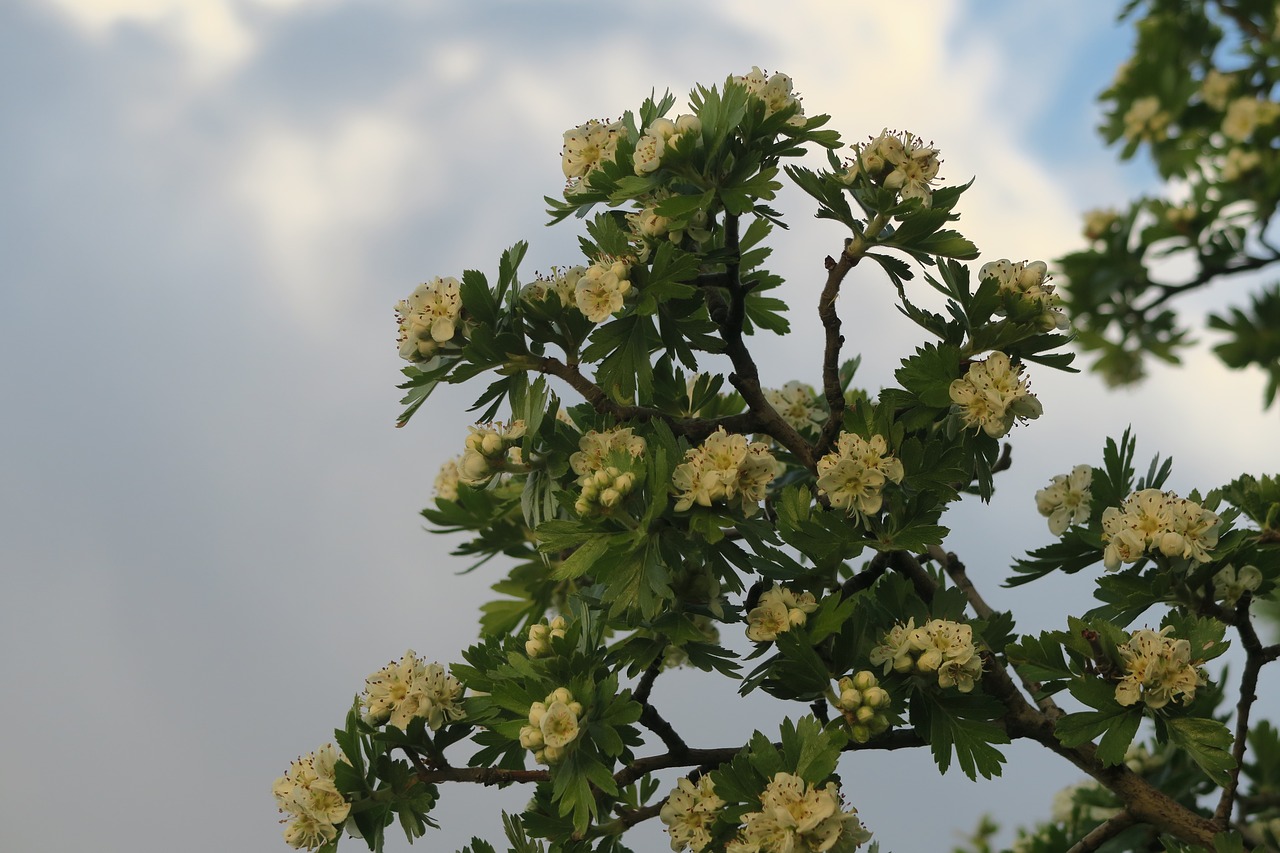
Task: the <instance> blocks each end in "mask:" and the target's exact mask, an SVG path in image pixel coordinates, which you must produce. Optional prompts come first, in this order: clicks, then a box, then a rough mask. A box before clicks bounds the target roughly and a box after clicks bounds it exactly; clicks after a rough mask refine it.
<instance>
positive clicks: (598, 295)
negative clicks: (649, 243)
mask: <svg viewBox="0 0 1280 853" xmlns="http://www.w3.org/2000/svg"><path fill="white" fill-rule="evenodd" d="M630 274H631V268H630V266H629V265H628V264H626V263H625V262H623V261H618V260H614V261H597V262H596V263H594V264H592V265H591V266H589V267H587V271H586V272H585V273H583V275H582V277H581V278H580V279H578V283H577V285H576V287H575V288H574V303H575V304H576V305H577V306H578V310H579V311H581V312H582V313H583V314H584V315H585V316H586V318H587V319H588V320H590V321H591V322H593V323H603V322H604V321H605V320H607V319H609V316H610V315H611V314H613V313H615V312H617V311H621V310H622V304H623V300H624V298H625V297H626V295H627V293H629V292H630V290H631V282H630V281H628V280H627V277H628V276H629V275H630Z"/></svg>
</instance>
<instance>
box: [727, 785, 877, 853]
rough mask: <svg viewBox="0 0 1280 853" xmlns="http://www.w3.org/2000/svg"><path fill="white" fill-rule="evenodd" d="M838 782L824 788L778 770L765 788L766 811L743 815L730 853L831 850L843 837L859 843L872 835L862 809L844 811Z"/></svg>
mask: <svg viewBox="0 0 1280 853" xmlns="http://www.w3.org/2000/svg"><path fill="white" fill-rule="evenodd" d="M840 805H841V803H840V794H839V792H838V790H837V789H836V785H835V783H834V782H828V783H827V784H826V785H825V786H824V787H822V788H818V787H816V786H814V785H813V784H810V783H807V782H805V780H804V779H802V778H800V777H799V776H795V775H793V774H790V773H786V772H778V773H775V774H774V776H773V779H772V780H771V781H770V782H769V784H768V785H767V786H765V789H764V791H763V792H761V794H760V811H756V812H747V813H746V814H744V815H742V818H741V820H742V831H741V832H740V833H739V835H738V837H737V838H735V839H734V840H732V841H730V842H729V844H728V845H727V846H726V848H725V849H726V850H727V851H729V853H775V851H787V853H793V852H794V853H801V851H825V850H830V849H831V848H833V847H834V846H835V845H836V843H837V842H838V841H840V840H841V839H842V838H843V839H845V840H846V841H847V842H849V843H851V844H852V846H853V847H860V846H862V845H863V844H864V843H866V842H867V841H869V840H870V839H871V833H870V832H868V831H867V830H866V828H865V827H863V825H862V823H861V821H859V820H858V810H857V809H852V808H851V809H850V810H849V811H847V812H846V811H842V810H841V808H840Z"/></svg>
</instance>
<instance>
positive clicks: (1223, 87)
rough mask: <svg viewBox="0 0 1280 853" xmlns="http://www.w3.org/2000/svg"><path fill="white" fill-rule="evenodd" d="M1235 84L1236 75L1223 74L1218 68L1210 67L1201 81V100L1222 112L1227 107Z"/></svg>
mask: <svg viewBox="0 0 1280 853" xmlns="http://www.w3.org/2000/svg"><path fill="white" fill-rule="evenodd" d="M1234 85H1235V77H1233V76H1232V75H1230V74H1223V73H1222V72H1221V71H1219V70H1218V69H1216V68H1210V69H1209V71H1208V73H1206V74H1205V75H1204V80H1202V81H1201V83H1200V100H1202V101H1204V102H1205V103H1206V104H1208V105H1209V106H1210V107H1212V108H1213V109H1215V110H1217V111H1218V112H1222V111H1223V110H1225V109H1226V108H1227V99H1228V98H1229V97H1230V96H1231V89H1232V87H1233V86H1234Z"/></svg>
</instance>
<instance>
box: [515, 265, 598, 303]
mask: <svg viewBox="0 0 1280 853" xmlns="http://www.w3.org/2000/svg"><path fill="white" fill-rule="evenodd" d="M586 271H587V268H586V267H584V266H582V265H577V266H572V267H568V268H567V269H559V268H558V267H552V268H551V277H550V278H541V277H539V278H535V279H534V280H533V281H531V282H529V283H528V284H526V285H525V286H524V287H522V288H521V289H520V296H521V298H522V299H525V300H527V301H532V302H545V301H546V300H547V299H549V298H550V297H551V294H553V293H554V294H555V295H556V297H557V298H559V300H560V306H561V307H562V308H567V307H569V306H576V305H577V301H578V300H577V292H578V280H579V279H581V278H582V275H583V273H585V272H586Z"/></svg>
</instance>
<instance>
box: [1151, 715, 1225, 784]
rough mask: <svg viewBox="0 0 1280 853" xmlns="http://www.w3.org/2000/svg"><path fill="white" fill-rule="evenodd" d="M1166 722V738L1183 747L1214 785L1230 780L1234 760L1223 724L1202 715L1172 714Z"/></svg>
mask: <svg viewBox="0 0 1280 853" xmlns="http://www.w3.org/2000/svg"><path fill="white" fill-rule="evenodd" d="M1166 725H1167V726H1168V731H1169V741H1170V742H1171V743H1173V744H1174V745H1175V746H1178V747H1180V748H1182V749H1185V750H1186V751H1187V754H1188V755H1190V756H1191V758H1192V760H1194V761H1195V763H1196V764H1198V765H1200V769H1201V770H1203V771H1204V774H1205V775H1206V776H1208V777H1209V778H1210V779H1212V780H1213V782H1214V784H1215V785H1226V784H1227V783H1228V782H1229V781H1230V778H1231V774H1230V771H1231V770H1232V769H1233V768H1234V767H1235V766H1236V760H1235V758H1233V757H1232V756H1231V753H1230V752H1228V751H1227V750H1228V749H1229V748H1230V747H1231V744H1232V737H1231V732H1230V731H1228V730H1227V727H1226V726H1225V725H1224V724H1223V723H1220V722H1219V721H1217V720H1208V719H1204V718H1203V717H1173V718H1170V719H1168V720H1166Z"/></svg>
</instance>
